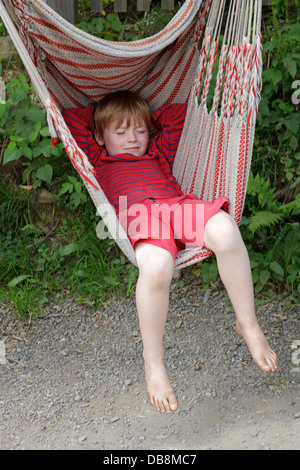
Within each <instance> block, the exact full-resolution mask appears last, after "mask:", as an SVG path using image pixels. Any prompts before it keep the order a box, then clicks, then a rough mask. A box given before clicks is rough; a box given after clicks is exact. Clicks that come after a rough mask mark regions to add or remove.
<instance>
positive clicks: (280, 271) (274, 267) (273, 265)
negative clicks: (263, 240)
mask: <svg viewBox="0 0 300 470" xmlns="http://www.w3.org/2000/svg"><path fill="white" fill-rule="evenodd" d="M270 269H272V271H274V273H276V274H278V275H279V276H281V277H284V270H283V269H282V267H281V266H280V264H279V263H277V261H272V263H271V264H270Z"/></svg>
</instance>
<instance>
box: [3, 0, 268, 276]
mask: <svg viewBox="0 0 300 470" xmlns="http://www.w3.org/2000/svg"><path fill="white" fill-rule="evenodd" d="M0 16H1V17H2V20H3V22H4V24H5V26H6V28H7V31H8V33H9V34H10V36H11V38H12V40H13V42H14V44H15V47H16V49H17V51H18V53H19V55H20V57H21V58H22V60H23V62H24V64H25V66H26V68H27V71H28V73H29V75H30V78H31V80H32V83H33V85H34V87H35V89H36V92H37V94H38V95H39V97H40V99H41V101H42V104H43V106H44V108H45V109H46V111H47V118H48V124H49V130H50V133H51V136H52V138H53V139H57V138H58V136H59V137H60V138H61V139H62V141H63V143H64V146H65V148H66V151H67V154H68V156H69V158H70V160H71V162H72V164H73V166H74V167H75V168H76V169H77V171H78V172H79V174H80V175H81V177H82V180H83V182H84V184H85V185H86V188H87V190H88V192H89V194H90V196H91V198H92V200H93V202H94V204H95V206H96V208H97V210H98V213H99V214H100V215H101V217H102V221H105V224H106V226H107V227H108V230H109V232H110V233H111V234H112V235H113V237H114V238H115V240H116V242H117V243H118V245H119V247H120V248H121V250H122V251H123V252H124V254H125V255H126V257H127V258H128V260H129V261H130V262H132V263H133V264H135V265H136V258H135V253H134V250H133V248H132V246H131V244H130V242H129V240H128V238H127V236H126V233H125V231H124V230H123V228H122V226H121V225H120V224H119V221H118V219H117V217H116V215H115V211H114V209H113V207H112V206H110V204H109V203H108V200H107V198H106V196H105V194H104V193H103V191H102V189H101V188H100V186H99V184H98V182H97V180H96V178H95V176H94V169H93V167H92V166H91V165H90V163H89V161H88V158H87V156H86V155H85V154H84V153H83V152H82V150H81V149H80V148H79V147H78V146H77V144H76V141H75V140H74V138H73V137H72V135H71V133H70V131H69V129H68V127H67V125H66V124H65V122H64V119H63V117H62V114H61V111H62V110H63V109H65V108H69V107H80V106H88V105H90V104H92V103H95V102H96V101H98V100H99V99H101V98H102V97H103V96H104V95H106V94H107V93H110V92H112V91H116V90H121V89H130V90H133V91H136V92H137V93H139V94H140V95H141V96H143V97H144V98H145V99H146V100H147V101H148V103H149V105H150V107H151V108H152V109H153V110H155V109H157V108H159V107H161V106H163V105H168V104H172V103H176V102H181V103H182V102H185V101H187V102H188V110H187V116H186V120H185V125H184V129H183V132H182V137H181V140H180V143H179V147H178V151H177V154H176V158H175V163H174V167H173V173H174V176H175V177H176V178H177V181H178V182H179V184H180V185H181V188H182V190H183V192H184V193H194V194H195V195H196V196H197V197H198V198H200V199H203V200H207V201H213V200H214V199H215V198H217V197H221V196H226V197H227V198H228V199H229V213H230V214H231V215H232V217H233V218H234V219H235V221H236V222H237V224H239V223H240V219H241V215H242V210H243V205H244V200H245V193H246V187H247V181H248V175H249V168H250V162H251V154H252V146H253V139H254V130H255V121H256V116H257V108H258V103H259V99H260V88H261V69H262V41H261V35H260V23H261V0H229V1H228V2H226V0H186V1H185V3H184V4H183V6H182V7H181V9H180V10H179V12H178V13H177V14H176V15H175V16H174V17H173V19H172V20H171V22H170V23H169V24H168V25H167V26H166V27H165V28H164V29H163V30H162V31H161V32H159V33H158V34H155V35H154V36H152V37H150V38H147V39H142V40H138V41H134V42H126V43H118V42H114V41H106V40H102V39H98V38H95V37H93V36H91V35H89V34H87V33H85V32H83V31H81V30H79V29H77V28H76V27H75V26H73V25H71V24H70V23H68V22H67V21H65V20H64V19H63V18H62V17H61V16H60V15H58V14H57V13H56V12H55V11H53V10H52V9H51V8H50V7H49V6H48V5H47V4H46V3H45V2H44V1H42V0H26V1H25V0H5V5H4V3H3V2H2V0H0ZM220 38H222V44H221V45H220V44H219V43H220V42H221V40H220ZM200 40H201V47H199V44H200ZM217 65H218V67H217ZM215 66H216V67H215ZM214 69H215V70H214ZM213 72H214V74H213ZM100 224H101V223H100ZM98 225H99V224H98ZM211 254H212V253H211V251H210V250H208V249H200V248H188V249H185V250H182V251H180V252H179V253H178V254H177V257H176V268H177V269H180V268H183V267H185V266H188V265H191V264H193V263H195V262H197V261H200V260H202V259H204V258H207V257H208V256H210V255H211Z"/></svg>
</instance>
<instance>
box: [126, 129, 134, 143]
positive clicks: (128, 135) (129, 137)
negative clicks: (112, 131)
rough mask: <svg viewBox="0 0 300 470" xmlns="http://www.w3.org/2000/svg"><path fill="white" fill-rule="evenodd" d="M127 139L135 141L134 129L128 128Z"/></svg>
mask: <svg viewBox="0 0 300 470" xmlns="http://www.w3.org/2000/svg"><path fill="white" fill-rule="evenodd" d="M127 139H128V141H129V142H132V141H135V140H136V135H135V132H134V130H129V131H128V134H127Z"/></svg>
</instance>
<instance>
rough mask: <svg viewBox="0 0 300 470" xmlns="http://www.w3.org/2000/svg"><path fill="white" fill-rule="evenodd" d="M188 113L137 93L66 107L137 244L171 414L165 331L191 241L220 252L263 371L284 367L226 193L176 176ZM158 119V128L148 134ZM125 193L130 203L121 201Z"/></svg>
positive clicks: (242, 330) (146, 315) (157, 402)
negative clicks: (259, 312) (258, 308)
mask: <svg viewBox="0 0 300 470" xmlns="http://www.w3.org/2000/svg"><path fill="white" fill-rule="evenodd" d="M185 113H186V105H185V104H174V105H170V106H166V107H163V108H161V109H159V110H158V111H156V112H155V113H154V114H153V116H152V117H151V112H150V109H149V107H148V105H147V103H146V101H145V100H143V99H142V98H141V97H140V96H139V95H137V94H135V93H133V92H130V91H120V92H115V93H112V94H109V95H107V96H106V97H105V98H103V99H102V100H101V101H100V102H99V103H98V104H97V105H96V106H93V105H91V106H89V107H88V108H82V109H68V110H66V111H65V112H64V113H63V114H64V118H65V121H66V123H67V124H68V126H69V128H70V130H71V132H72V134H73V136H74V138H75V139H76V141H77V143H78V145H79V146H80V147H81V149H82V150H83V151H84V152H85V153H86V155H87V156H88V158H89V160H90V162H91V163H92V165H93V166H94V168H95V172H96V178H97V180H98V181H99V184H100V185H101V187H102V189H103V191H104V192H105V194H106V196H107V198H108V200H109V202H110V203H111V204H112V205H113V206H114V207H115V209H116V212H117V214H118V217H119V220H120V222H121V223H122V225H123V226H124V228H125V230H127V233H128V236H129V239H130V241H131V243H132V246H133V247H134V250H135V253H136V259H137V265H138V268H139V278H138V282H137V287H136V302H137V310H138V317H139V323H140V329H141V335H142V341H143V357H144V364H145V377H146V386H147V393H148V397H149V400H150V403H151V404H152V405H153V406H154V407H155V408H156V409H158V410H160V411H162V412H167V413H170V412H171V411H175V410H177V408H178V401H177V398H176V395H175V392H174V390H173V387H172V385H171V383H170V381H169V377H168V374H167V371H166V369H165V365H164V349H163V336H164V329H165V323H166V319H167V313H168V302H169V287H170V283H171V280H172V277H173V272H174V261H175V255H176V253H177V251H178V250H180V249H182V248H184V247H185V246H205V247H207V248H209V249H210V250H212V251H213V252H214V253H215V255H216V259H217V263H218V268H219V273H220V277H221V279H222V281H223V283H224V285H225V287H226V289H227V292H228V295H229V297H230V299H231V301H232V304H233V307H234V310H235V314H236V331H237V332H238V334H239V335H241V336H242V337H243V338H244V340H245V341H246V344H247V345H248V347H249V350H250V352H251V354H252V357H253V359H254V361H255V362H256V363H257V364H258V366H259V367H260V368H261V369H262V370H263V371H265V372H274V371H275V370H276V369H277V357H276V354H275V352H274V351H273V350H272V349H271V348H270V346H269V344H268V342H267V340H266V338H265V336H264V335H263V332H262V330H261V328H260V326H259V325H258V322H257V319H256V315H255V310H254V296H253V287H252V276H251V270H250V263H249V258H248V254H247V251H246V248H245V245H244V243H243V241H242V238H241V236H240V232H239V230H238V227H237V225H236V224H235V222H234V220H233V219H232V217H230V216H229V214H228V213H227V205H228V201H227V199H226V198H225V197H222V198H218V199H216V200H215V201H214V202H204V201H199V200H198V199H197V198H196V197H195V196H194V195H193V194H190V195H184V194H183V193H182V191H181V189H180V186H179V184H178V183H177V181H176V179H175V178H174V176H173V175H172V165H173V161H174V158H175V154H176V150H177V147H178V143H179V140H180V136H181V131H182V128H183V124H184V119H185ZM151 121H152V124H153V125H154V127H155V128H156V130H157V131H158V133H156V135H154V137H153V138H151V139H150V140H149V130H150V125H151ZM124 198H125V200H126V205H125V206H123V205H122V204H121V205H120V202H121V201H123V200H124ZM137 222H138V223H137Z"/></svg>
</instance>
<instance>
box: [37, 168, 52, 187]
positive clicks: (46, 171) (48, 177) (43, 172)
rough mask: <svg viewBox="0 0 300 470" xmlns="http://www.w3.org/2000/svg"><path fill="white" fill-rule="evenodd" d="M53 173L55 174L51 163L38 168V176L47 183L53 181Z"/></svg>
mask: <svg viewBox="0 0 300 470" xmlns="http://www.w3.org/2000/svg"><path fill="white" fill-rule="evenodd" d="M52 174H53V170H52V166H51V165H49V163H46V165H44V166H42V167H40V168H39V169H38V171H37V172H36V177H37V178H40V179H41V180H43V181H46V183H51V181H52Z"/></svg>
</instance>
